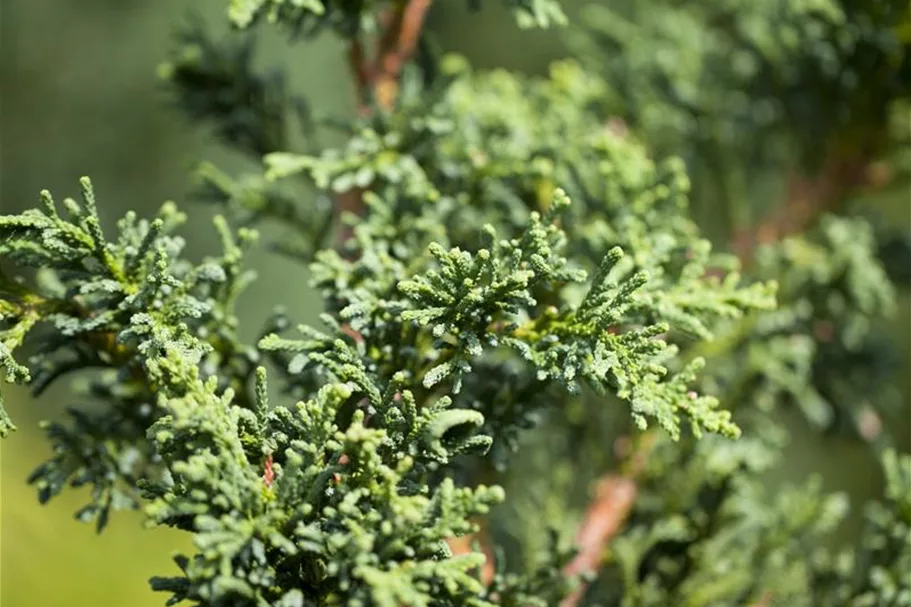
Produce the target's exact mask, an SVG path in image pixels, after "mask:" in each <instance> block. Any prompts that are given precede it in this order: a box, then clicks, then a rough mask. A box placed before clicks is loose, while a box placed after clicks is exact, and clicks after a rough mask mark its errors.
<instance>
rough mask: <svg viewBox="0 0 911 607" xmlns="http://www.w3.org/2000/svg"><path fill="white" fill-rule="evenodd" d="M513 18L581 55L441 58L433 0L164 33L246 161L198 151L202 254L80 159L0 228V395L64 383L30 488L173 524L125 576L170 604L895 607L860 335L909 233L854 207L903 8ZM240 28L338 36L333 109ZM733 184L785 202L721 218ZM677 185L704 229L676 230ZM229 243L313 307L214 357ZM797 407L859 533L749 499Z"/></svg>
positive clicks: (900, 585)
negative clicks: (855, 470) (108, 222)
mask: <svg viewBox="0 0 911 607" xmlns="http://www.w3.org/2000/svg"><path fill="white" fill-rule="evenodd" d="M469 4H470V5H472V7H473V5H474V4H480V3H469ZM506 4H507V5H508V6H509V7H510V9H511V10H512V11H513V13H514V15H515V19H516V22H517V24H518V26H520V27H559V28H562V29H561V31H562V34H561V35H565V37H566V42H567V47H568V48H570V49H572V51H573V57H572V58H569V59H564V60H561V61H558V62H555V63H554V64H553V65H552V66H551V68H550V70H549V73H548V74H547V75H544V76H536V77H532V76H525V75H522V74H518V73H513V72H509V71H505V70H501V69H494V70H487V71H479V70H475V69H472V67H471V66H470V65H468V63H467V62H466V61H465V60H464V59H463V58H460V57H458V56H454V55H449V54H441V53H439V52H437V51H435V47H434V46H433V45H432V44H430V43H429V42H428V38H429V36H428V34H427V31H426V29H425V28H423V27H422V25H423V21H424V19H425V16H426V13H427V11H428V9H429V8H430V2H429V0H397V1H394V2H354V3H351V2H348V3H339V2H331V1H329V0H295V1H285V0H232V1H231V2H230V4H229V6H228V7H227V13H228V18H229V19H230V22H231V23H232V24H233V26H234V31H232V32H231V33H230V35H228V36H226V37H224V38H215V37H213V36H211V35H210V34H208V33H207V30H206V27H205V26H204V25H203V24H201V23H199V22H195V21H194V22H191V23H190V24H189V25H186V26H185V27H183V28H182V29H181V30H180V32H179V36H178V37H177V42H176V44H175V48H174V51H173V54H172V56H171V57H170V58H169V59H168V61H167V62H166V63H165V64H164V65H163V66H162V70H161V73H162V77H163V78H164V80H165V82H166V83H167V86H168V88H169V90H170V92H171V94H172V98H173V99H174V101H175V102H176V104H177V105H178V106H179V107H180V108H181V109H182V110H183V111H184V112H185V113H186V115H187V116H189V117H191V118H192V119H193V120H195V121H198V122H202V123H205V124H207V125H208V126H209V127H210V128H211V130H212V132H213V135H214V136H215V137H217V138H219V139H220V140H221V142H223V143H224V144H225V145H227V146H230V147H232V148H233V149H235V150H237V151H239V152H241V153H244V154H247V155H248V156H249V157H250V158H251V159H253V160H254V161H255V162H256V166H257V167H258V169H257V170H254V171H250V172H247V173H245V174H237V175H232V174H228V173H227V172H225V171H223V170H221V169H219V168H218V167H216V166H214V165H211V164H203V165H201V166H200V169H199V173H198V174H199V185H200V187H199V192H198V194H199V196H198V197H199V199H200V200H205V201H208V202H209V203H211V204H215V205H217V207H218V209H219V213H220V214H219V215H217V216H216V218H215V221H214V226H213V229H214V230H215V231H216V232H217V234H218V235H219V237H220V241H221V248H220V250H218V251H213V252H212V254H211V256H210V257H207V258H205V259H203V260H201V261H194V260H191V259H188V258H187V257H186V255H184V253H183V248H184V244H185V241H184V237H183V236H181V225H182V223H183V222H184V220H185V215H184V212H183V211H181V210H180V209H179V208H178V207H177V206H176V205H175V204H174V203H170V202H169V203H166V204H164V205H163V206H162V207H161V209H160V211H159V212H158V213H157V214H156V215H155V216H153V217H139V216H137V214H136V213H134V212H130V213H127V214H126V215H125V216H124V217H123V218H122V219H121V220H120V221H119V222H118V223H117V225H116V229H114V230H108V231H105V230H103V229H102V226H101V222H100V221H99V215H98V207H99V205H103V204H104V201H100V202H96V200H95V194H94V190H93V186H92V183H91V181H90V180H89V179H88V178H84V179H82V180H81V182H80V184H79V187H80V195H81V200H80V201H79V202H77V201H76V200H74V199H71V198H66V199H63V200H62V201H61V202H59V203H58V202H56V201H55V198H54V197H53V196H52V194H51V193H49V192H46V191H45V192H41V194H40V199H39V203H38V205H37V206H36V207H35V208H33V209H31V210H28V211H25V212H24V213H21V214H19V215H8V216H2V217H0V261H2V262H3V264H4V267H5V268H7V273H6V274H0V369H2V376H0V377H2V378H4V379H5V380H6V381H7V382H12V383H20V384H27V385H28V386H30V387H31V389H32V390H33V391H34V393H35V394H40V393H42V392H43V391H44V390H45V389H46V388H47V387H48V386H50V385H52V384H55V383H58V382H63V381H67V380H68V378H69V377H70V376H71V375H72V374H74V373H76V372H80V373H82V374H83V375H85V374H88V377H90V378H91V379H90V381H89V382H88V383H87V384H86V385H85V387H84V388H80V390H81V391H78V390H77V388H76V387H74V388H73V391H74V398H78V399H79V400H80V402H89V403H92V406H91V407H90V408H87V407H83V406H73V407H71V408H69V409H68V418H67V420H64V421H58V422H53V423H46V424H44V426H43V427H44V430H45V433H46V435H47V440H48V441H49V442H50V445H51V448H52V451H51V456H50V457H49V458H48V460H47V461H46V462H44V463H43V464H41V465H40V466H39V467H38V468H37V469H36V470H35V471H34V472H33V473H32V475H31V477H30V478H29V482H30V483H31V484H33V485H34V486H35V488H36V489H37V492H38V498H39V500H40V501H41V502H42V503H44V502H47V501H48V500H50V499H51V498H53V497H54V496H56V495H57V494H59V493H60V492H62V491H64V490H66V489H68V488H71V487H81V486H90V487H91V493H90V500H89V501H88V503H86V504H85V506H84V507H83V508H81V509H80V510H79V511H78V512H77V513H76V518H77V519H79V520H81V521H85V522H89V523H92V524H94V525H95V526H96V527H97V529H98V531H99V532H100V531H101V530H103V529H104V527H105V525H106V524H107V522H108V520H109V518H110V517H111V516H116V512H117V511H118V510H125V509H137V510H141V511H142V513H143V515H144V517H145V520H146V521H147V524H148V525H149V526H151V527H173V528H176V529H180V530H183V531H185V532H186V533H188V534H190V536H192V546H193V552H192V553H191V554H186V555H179V556H177V557H175V564H176V567H175V566H171V567H170V568H169V567H168V565H167V564H166V563H163V564H162V567H161V570H160V571H159V572H158V575H155V576H154V577H152V578H151V585H152V588H153V589H155V590H158V591H161V592H162V593H164V598H163V600H166V601H167V604H178V603H181V602H183V604H192V605H200V606H219V607H229V606H247V605H250V606H261V607H266V606H274V607H304V606H314V607H315V606H333V605H351V606H355V607H356V606H363V607H367V606H377V607H400V606H404V605H415V606H427V607H453V606H470V607H489V606H493V605H502V606H513V607H531V606H542V607H544V606H557V605H560V606H564V607H573V606H575V605H605V606H608V605H611V606H612V605H617V606H621V605H622V606H643V607H644V606H656V607H657V606H663V605H681V606H683V605H685V606H691V607H699V606H706V607H708V606H717V605H732V606H733V605H750V606H755V607H758V606H768V605H787V606H792V605H850V606H855V607H866V606H870V607H872V606H886V605H890V606H900V605H905V606H908V605H911V576H909V574H908V572H909V571H911V456H909V455H908V454H902V453H900V452H899V451H898V450H897V449H896V448H895V446H894V444H893V440H892V439H893V438H894V437H891V436H890V434H889V432H888V431H887V430H884V428H883V420H884V419H888V416H889V415H891V414H892V412H890V410H889V407H890V406H894V405H895V403H894V402H893V399H890V397H889V396H890V395H889V393H888V392H889V391H888V389H887V387H888V385H889V380H890V378H891V377H892V376H893V375H894V373H895V367H894V365H892V366H890V364H889V360H890V358H889V353H890V351H892V350H894V346H895V336H889V335H885V334H884V333H883V331H882V327H883V320H884V319H888V318H889V317H890V315H891V314H893V313H894V312H895V309H896V306H897V303H896V301H897V300H896V297H897V291H898V290H900V289H902V288H903V287H904V286H906V284H907V282H908V271H907V269H908V266H909V263H911V259H909V250H911V247H909V246H908V243H909V242H911V241H909V236H908V234H907V233H895V232H890V231H889V230H886V229H884V228H883V227H882V226H881V225H879V224H878V223H877V222H875V221H873V220H871V219H870V218H869V217H865V216H864V215H863V214H862V213H858V212H856V211H855V209H854V208H853V207H852V205H851V204H850V203H851V200H852V198H853V197H854V196H855V195H856V194H858V193H859V192H861V193H862V192H867V191H871V190H876V189H883V188H888V187H899V188H900V187H905V188H907V187H908V181H907V179H908V177H909V175H908V172H909V171H908V169H909V150H911V135H909V122H908V116H909V107H911V106H909V92H911V61H909V57H911V54H909V52H908V51H909V44H911V37H909V31H911V30H909V27H911V21H909V14H908V8H907V5H904V6H902V3H901V2H890V1H888V0H877V1H875V2H869V1H867V2H852V1H850V0H814V1H812V2H796V3H795V2H785V1H781V2H768V3H754V4H753V5H750V6H745V5H744V4H743V3H736V2H730V1H728V0H695V1H692V2H688V3H678V2H670V1H669V0H637V2H624V1H621V0H617V1H616V2H613V1H612V2H608V3H597V4H596V5H593V6H591V7H588V8H586V9H583V11H582V13H581V16H580V17H579V18H568V17H567V14H565V13H564V11H563V10H562V9H561V8H560V6H559V5H558V4H557V3H556V2H554V1H553V0H508V1H507V2H506ZM569 12H570V13H571V11H569ZM476 18H478V19H480V18H483V17H482V16H478V17H476ZM267 27H277V28H281V29H282V30H283V31H284V32H285V33H286V34H287V36H288V37H289V39H290V41H291V43H293V44H298V45H301V48H303V49H306V46H305V45H306V40H307V39H309V38H311V37H313V36H315V35H317V34H322V33H330V34H331V35H334V36H337V37H340V38H342V39H343V40H345V41H346V43H347V45H348V49H349V59H350V64H351V73H352V78H353V82H354V85H355V86H354V89H355V91H356V94H357V95H358V100H357V101H358V106H359V112H358V115H357V116H356V117H354V118H350V117H349V118H344V117H339V116H331V117H330V116H318V115H315V114H314V113H313V112H311V111H310V110H309V108H308V104H307V102H306V99H305V98H304V97H302V96H300V95H299V94H298V93H297V92H294V91H292V90H291V89H290V88H289V86H288V85H287V83H286V80H285V78H284V76H283V74H282V73H281V72H273V73H269V74H265V73H260V72H258V71H256V70H255V69H254V68H253V66H252V57H253V52H254V40H253V38H252V36H251V33H250V32H251V31H253V30H256V29H259V28H267ZM295 52H300V51H299V50H296V51H295ZM325 128H334V129H337V130H338V131H339V132H341V133H343V134H344V135H345V141H344V143H343V144H342V145H339V146H336V147H333V146H324V145H322V144H321V142H320V138H319V136H318V134H319V132H320V131H321V130H324V129H325ZM759 166H762V167H764V168H765V170H768V169H769V167H772V169H773V170H777V171H779V173H780V174H781V175H783V176H784V177H785V181H786V185H787V187H786V188H784V190H785V194H786V196H785V200H784V202H779V201H777V200H766V201H764V202H763V203H762V204H761V205H760V206H759V207H755V205H754V206H753V207H749V204H748V203H747V202H746V200H747V198H748V196H747V193H748V191H749V190H750V189H751V188H752V187H753V186H754V185H755V184H754V181H755V179H754V178H755V176H754V175H753V174H752V171H753V170H754V169H756V168H757V167H759ZM757 170H758V169H757ZM691 180H693V183H691ZM706 183H715V184H716V185H717V184H720V187H716V188H715V189H714V190H712V191H713V195H712V196H713V197H710V200H711V204H712V205H715V206H716V207H717V209H719V211H720V212H724V213H728V214H730V215H731V217H733V218H734V219H735V220H734V221H732V222H731V225H730V228H731V230H730V232H731V233H730V240H729V241H725V242H720V243H719V242H716V243H712V242H710V240H709V239H708V238H707V237H706V236H705V235H704V232H703V231H702V230H701V229H700V227H699V226H698V225H697V222H696V221H695V220H694V218H693V212H692V206H693V204H698V203H697V202H696V201H695V200H693V197H694V194H693V192H694V191H695V192H705V191H708V190H707V189H706V187H705V184H706ZM691 201H692V202H691ZM744 209H746V211H744ZM269 223H274V224H277V225H279V226H281V231H282V235H281V237H280V238H278V239H276V240H274V241H271V242H264V243H260V242H259V240H258V237H257V227H258V226H259V225H261V224H269ZM257 246H265V247H268V248H270V249H271V250H273V251H274V252H275V254H276V255H283V256H286V257H289V258H291V259H293V260H296V261H297V262H299V263H300V267H301V272H300V276H299V280H309V281H310V282H311V284H312V286H313V288H314V290H315V291H316V292H317V293H318V294H319V295H320V297H321V301H322V305H323V314H322V315H321V316H320V323H319V324H318V325H317V326H308V325H299V324H298V323H297V322H296V321H295V316H296V315H299V314H300V313H301V310H300V309H299V306H297V305H296V302H284V307H277V308H276V311H275V314H274V315H273V317H272V318H271V319H270V321H269V323H268V326H265V327H263V328H262V330H261V331H260V335H261V337H260V339H258V340H257V341H255V342H253V343H247V342H245V341H244V340H242V339H241V338H240V337H239V335H240V332H239V325H240V320H239V319H238V317H237V315H236V312H235V301H236V300H237V298H238V296H239V295H240V294H241V293H242V292H244V291H245V290H246V289H249V288H251V284H255V283H254V279H255V273H254V271H253V269H252V268H249V267H248V266H247V264H246V262H245V259H244V257H245V254H246V252H247V251H249V250H250V249H251V247H257ZM26 349H30V351H33V352H36V354H35V355H34V356H31V357H28V356H26V355H25V354H24V351H25V350H26ZM898 406H899V407H900V406H901V405H900V404H899V405H898ZM789 411H794V412H797V413H799V415H800V416H802V417H803V418H804V419H805V421H806V423H807V424H808V425H809V426H810V427H811V428H812V429H813V430H814V431H817V432H821V433H835V432H838V433H841V434H844V435H846V436H848V437H850V438H851V439H852V440H857V441H861V442H863V443H865V444H867V445H868V446H869V448H870V449H873V450H875V451H876V453H877V454H879V457H880V460H881V462H882V469H883V474H884V478H885V483H884V486H885V490H884V493H883V495H882V497H881V499H880V500H879V501H877V502H876V503H873V504H870V505H869V506H868V507H867V509H866V518H867V528H866V530H865V532H864V534H863V536H862V541H860V542H859V543H858V544H857V545H846V546H840V545H833V543H832V541H831V535H832V534H833V532H834V531H835V530H837V529H838V527H839V526H840V525H841V523H842V521H843V520H844V517H845V516H846V514H847V512H848V509H849V507H858V506H857V505H853V506H852V505H851V504H849V503H848V500H847V498H846V497H845V496H844V495H842V494H838V493H835V494H832V493H829V492H827V491H825V490H824V488H823V485H822V483H821V481H820V479H819V478H816V477H814V478H810V479H807V481H806V483H804V484H802V485H796V486H788V487H784V488H772V487H771V486H770V485H769V484H768V482H767V480H766V475H767V474H768V473H769V472H770V471H773V470H775V469H776V468H778V467H781V466H786V465H787V463H788V462H787V461H786V460H785V457H784V456H783V453H785V451H784V450H785V447H786V446H787V444H788V443H789V441H790V440H791V439H790V432H789V431H788V427H787V424H786V423H785V422H784V419H785V416H786V414H787V413H788V412H789ZM14 429H15V426H14V424H13V421H12V420H10V419H9V417H8V416H7V415H6V414H5V413H3V410H2V403H0V433H2V434H3V435H6V434H7V433H9V432H10V431H12V430H14Z"/></svg>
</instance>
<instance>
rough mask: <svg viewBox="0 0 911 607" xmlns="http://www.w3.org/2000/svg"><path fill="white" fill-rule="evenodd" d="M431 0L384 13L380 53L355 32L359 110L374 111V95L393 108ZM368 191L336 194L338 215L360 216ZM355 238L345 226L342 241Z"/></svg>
mask: <svg viewBox="0 0 911 607" xmlns="http://www.w3.org/2000/svg"><path fill="white" fill-rule="evenodd" d="M430 2H431V0H407V1H406V2H401V3H399V4H397V5H396V6H395V8H393V9H391V10H389V11H387V12H385V13H383V14H382V15H381V16H380V20H379V25H380V30H381V32H382V34H381V35H380V38H379V40H378V42H377V49H376V54H375V56H374V57H373V58H370V57H368V56H367V53H366V52H365V51H364V44H363V42H362V40H361V38H360V36H358V35H355V36H354V37H353V38H352V40H351V44H350V46H349V47H348V65H349V68H350V69H351V73H352V76H353V78H354V83H355V88H356V91H357V103H358V112H359V113H360V114H361V115H362V116H368V115H369V114H370V112H371V111H372V108H371V105H370V97H371V95H372V97H373V98H374V99H375V101H376V104H377V105H378V106H379V107H380V108H382V109H390V108H392V106H393V104H394V103H395V98H396V96H397V95H398V90H399V78H400V76H401V73H402V68H403V67H404V65H405V63H406V62H407V61H408V59H409V58H410V57H411V55H412V54H413V53H414V50H415V48H417V44H418V41H419V40H420V37H421V28H422V27H423V25H424V18H425V17H426V15H427V11H428V9H429V8H430ZM363 198H364V190H363V189H360V188H353V189H351V190H349V191H347V192H344V193H342V194H339V195H338V196H337V197H336V209H337V216H339V217H341V216H342V214H343V213H345V212H348V213H353V214H355V215H360V214H361V213H362V212H363V209H364V200H363ZM350 237H351V228H350V227H349V226H344V227H343V228H342V231H341V234H340V239H339V240H340V243H344V242H345V241H347V240H348V238H350Z"/></svg>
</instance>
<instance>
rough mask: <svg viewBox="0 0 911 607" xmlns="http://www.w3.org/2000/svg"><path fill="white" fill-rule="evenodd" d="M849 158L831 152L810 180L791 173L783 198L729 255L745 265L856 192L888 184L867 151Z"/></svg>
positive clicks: (737, 237)
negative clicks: (762, 248)
mask: <svg viewBox="0 0 911 607" xmlns="http://www.w3.org/2000/svg"><path fill="white" fill-rule="evenodd" d="M869 147H870V146H869V145H867V146H861V148H860V149H859V150H858V151H856V152H855V153H852V154H844V153H839V152H837V151H836V152H832V153H830V154H829V157H828V159H827V160H826V162H825V163H824V164H823V166H822V168H821V170H820V171H819V172H818V173H817V174H816V175H813V176H806V175H802V174H800V173H797V172H796V171H792V172H791V174H790V176H789V177H788V191H787V198H786V200H785V202H784V204H782V205H781V206H780V207H779V208H778V209H776V210H775V211H773V212H772V213H770V214H769V216H768V217H767V218H765V219H764V220H763V221H762V222H761V223H760V224H759V226H757V227H755V228H749V229H744V230H741V231H740V232H738V233H736V234H735V235H734V238H733V243H732V249H733V252H734V253H735V254H736V255H737V256H738V257H739V258H740V259H741V260H742V261H743V262H744V263H748V262H749V261H750V260H751V258H752V256H753V253H754V251H755V249H756V247H757V246H760V245H764V244H768V243H771V242H774V241H776V240H780V239H782V238H784V237H786V236H789V235H791V234H798V233H800V232H804V231H806V230H807V229H808V228H809V227H811V226H812V225H813V223H814V222H815V221H816V220H817V219H818V218H819V217H820V216H821V215H823V214H824V213H827V212H830V211H834V210H836V209H837V208H838V206H839V205H840V204H841V203H842V202H843V201H844V200H845V198H847V196H848V195H849V194H851V193H853V192H855V191H856V190H857V189H859V188H862V187H865V186H873V187H881V186H883V185H884V184H885V183H886V182H888V180H889V177H890V176H889V170H888V168H887V167H884V165H882V164H879V163H873V162H871V161H870V158H871V157H872V156H873V154H872V153H870V151H869V150H868V149H865V148H869Z"/></svg>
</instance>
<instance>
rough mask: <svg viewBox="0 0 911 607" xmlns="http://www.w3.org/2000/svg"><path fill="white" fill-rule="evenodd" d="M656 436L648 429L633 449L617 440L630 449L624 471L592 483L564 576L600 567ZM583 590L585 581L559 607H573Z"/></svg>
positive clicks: (633, 498)
mask: <svg viewBox="0 0 911 607" xmlns="http://www.w3.org/2000/svg"><path fill="white" fill-rule="evenodd" d="M656 439H657V436H656V435H655V433H654V432H648V433H646V434H644V435H642V436H640V437H639V439H638V445H636V446H635V447H634V448H633V447H632V445H631V444H630V443H629V442H628V440H627V441H626V442H625V443H624V441H620V440H618V446H621V447H624V450H626V451H628V452H630V455H629V458H628V459H627V465H626V470H625V471H622V472H619V473H618V472H612V473H610V474H606V475H605V476H603V477H601V479H599V480H598V482H597V483H596V485H595V487H596V488H595V498H594V500H592V502H591V503H590V504H589V506H588V510H586V512H585V517H584V518H583V519H582V524H581V525H580V527H579V532H578V534H577V535H576V544H577V546H578V549H579V551H578V552H577V553H576V556H575V558H573V560H572V561H570V562H569V563H568V564H567V565H566V567H565V568H564V569H563V573H564V574H565V575H566V576H567V577H575V576H578V575H581V574H585V573H593V572H595V571H597V570H598V568H599V567H600V565H601V561H602V559H603V557H604V552H605V548H606V547H607V545H608V544H609V543H610V541H611V539H613V538H614V536H616V535H617V533H618V532H619V531H620V529H621V528H622V526H623V523H624V522H626V518H627V517H628V516H629V513H630V512H631V511H632V509H633V506H634V505H635V503H636V496H637V495H638V487H637V485H636V479H637V477H638V476H639V475H640V474H641V473H642V471H643V469H644V468H645V464H646V462H647V461H648V456H649V454H650V453H651V451H652V448H653V447H654V445H655V441H656ZM587 589H588V586H587V584H583V585H582V586H580V587H579V588H577V589H576V590H575V592H573V593H572V594H571V595H569V596H568V597H566V598H565V599H563V602H562V603H560V607H575V606H576V605H577V604H578V603H579V601H580V600H581V599H582V597H583V596H584V594H585V591H586V590H587Z"/></svg>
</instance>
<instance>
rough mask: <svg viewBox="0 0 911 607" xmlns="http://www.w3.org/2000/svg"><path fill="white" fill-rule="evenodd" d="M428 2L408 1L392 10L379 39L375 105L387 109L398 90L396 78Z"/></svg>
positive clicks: (415, 41)
mask: <svg viewBox="0 0 911 607" xmlns="http://www.w3.org/2000/svg"><path fill="white" fill-rule="evenodd" d="M430 2H431V0H409V2H408V3H407V4H404V5H400V6H398V7H397V8H396V9H395V12H394V13H393V15H394V16H393V18H392V20H391V24H390V27H388V28H387V29H386V32H385V35H384V36H383V37H382V38H381V39H380V50H379V53H378V57H377V68H378V70H377V75H376V81H375V83H374V90H375V92H376V99H377V103H379V105H380V106H381V107H384V108H389V107H391V106H392V104H393V103H394V102H395V98H396V96H397V95H398V90H399V76H401V72H402V67H404V65H405V62H407V61H408V59H409V58H410V57H411V55H412V53H414V50H415V48H417V45H418V40H419V39H420V34H421V28H422V27H423V26H424V18H425V17H426V16H427V11H428V9H429V8H430Z"/></svg>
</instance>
